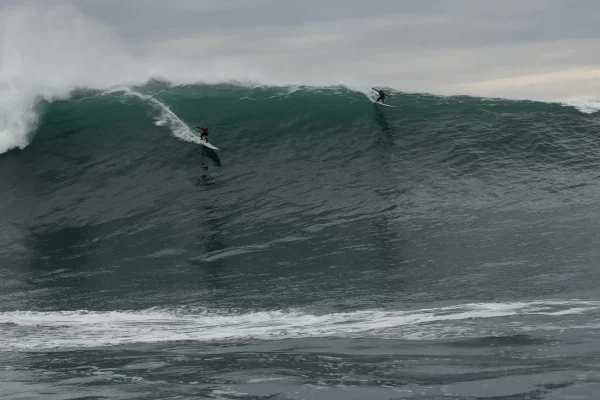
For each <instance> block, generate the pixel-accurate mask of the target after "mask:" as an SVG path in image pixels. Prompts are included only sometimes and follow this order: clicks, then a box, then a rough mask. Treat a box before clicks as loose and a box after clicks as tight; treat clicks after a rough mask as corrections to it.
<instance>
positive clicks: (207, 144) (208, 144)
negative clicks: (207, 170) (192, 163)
mask: <svg viewBox="0 0 600 400" xmlns="http://www.w3.org/2000/svg"><path fill="white" fill-rule="evenodd" d="M200 144H201V145H202V146H206V147H208V148H209V149H213V150H219V148H218V147H215V146H213V145H212V144H210V143H208V142H207V141H205V140H200Z"/></svg>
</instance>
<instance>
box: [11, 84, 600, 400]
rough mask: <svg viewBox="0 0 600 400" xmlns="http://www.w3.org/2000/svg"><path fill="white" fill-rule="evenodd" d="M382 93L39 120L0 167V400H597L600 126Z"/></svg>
mask: <svg viewBox="0 0 600 400" xmlns="http://www.w3.org/2000/svg"><path fill="white" fill-rule="evenodd" d="M149 94H154V96H153V97H150V96H149ZM390 101H393V103H394V104H395V105H396V106H397V107H396V108H394V109H388V108H385V109H384V108H380V107H378V106H376V105H373V104H371V103H370V102H369V101H368V100H367V99H366V98H365V96H363V95H362V94H358V93H353V92H350V91H346V90H343V89H322V90H316V89H312V90H308V89H302V88H300V89H290V88H257V89H249V88H239V87H231V86H189V87H171V88H169V87H164V86H161V85H160V84H152V85H149V86H146V87H143V88H137V89H135V90H130V89H128V90H124V91H113V92H111V93H94V92H80V93H76V94H75V95H74V96H73V98H72V99H70V100H68V101H60V102H55V103H52V104H45V105H43V114H42V119H41V121H40V126H39V128H38V130H37V132H36V134H35V137H34V138H33V139H32V142H31V144H30V145H29V146H28V147H26V148H25V149H24V150H13V151H10V152H8V153H5V154H2V155H0V171H2V178H1V179H0V221H1V222H0V276H1V278H0V398H1V399H3V400H4V399H8V400H15V399H172V398H173V399H174V398H190V399H195V398H207V399H211V398H212V399H343V400H349V399H568V398H573V399H594V398H598V397H597V396H598V393H600V361H599V360H600V358H599V355H600V354H599V349H600V338H599V334H600V293H599V289H598V286H599V283H600V272H599V270H598V266H599V265H598V260H599V259H600V258H599V255H600V235H599V234H598V232H599V229H598V226H599V223H600V202H599V201H598V199H599V197H598V196H599V195H600V184H599V183H598V182H599V180H598V177H599V176H600V174H599V171H600V153H599V152H598V150H599V148H598V147H599V146H598V132H599V130H598V128H599V127H600V120H599V119H598V117H597V116H596V115H595V114H584V113H581V112H579V111H577V110H576V109H575V108H572V107H565V106H562V105H559V104H545V103H534V102H515V101H505V100H481V99H475V98H468V97H456V98H441V97H434V96H425V95H406V94H400V93H397V94H395V95H394V96H393V97H392V98H391V99H390ZM197 124H202V125H207V126H209V127H210V128H211V135H210V138H211V142H212V143H214V144H215V145H216V146H217V147H219V148H220V149H221V150H219V151H217V152H214V151H212V150H208V149H205V148H204V147H201V146H198V145H197V140H198V139H197V137H196V136H194V135H193V134H192V133H191V132H190V131H189V129H188V128H187V126H192V125H197Z"/></svg>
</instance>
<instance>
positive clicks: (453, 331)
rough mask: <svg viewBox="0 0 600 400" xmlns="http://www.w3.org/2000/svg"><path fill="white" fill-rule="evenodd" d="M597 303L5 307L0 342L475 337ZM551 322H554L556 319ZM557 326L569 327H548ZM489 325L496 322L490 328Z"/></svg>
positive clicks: (56, 344)
mask: <svg viewBox="0 0 600 400" xmlns="http://www.w3.org/2000/svg"><path fill="white" fill-rule="evenodd" d="M599 309H600V301H578V300H573V301H533V302H514V303H470V304H463V305H457V306H449V307H440V308H430V309H421V310H411V311H385V310H361V311H354V312H346V313H331V314H324V315H315V314H308V313H305V312H303V311H300V310H289V311H259V312H250V313H231V312H219V311H209V310H204V309H193V308H192V309H191V308H180V309H158V308H152V309H147V310H141V311H106V312H99V311H85V310H80V311H57V312H35V311H13V312H4V313H0V333H1V334H0V347H1V348H5V349H10V350H17V351H18V350H41V349H53V348H80V347H98V346H115V345H127V344H134V343H160V342H171V341H198V342H208V341H232V340H233V341H234V340H249V339H257V340H279V339H295V338H304V337H352V338H359V337H378V338H383V339H405V340H435V339H441V338H444V339H447V338H464V337H473V336H479V335H483V334H485V332H483V331H481V330H479V331H478V330H477V328H478V327H477V325H481V327H482V329H483V328H485V327H486V326H487V325H489V322H486V321H492V322H493V321H494V320H495V319H497V318H506V317H511V316H517V317H522V316H542V317H544V318H551V319H553V320H554V319H557V318H559V319H560V318H564V317H565V316H567V315H572V316H573V315H577V314H585V313H592V312H595V311H598V310H599ZM558 322H560V321H558ZM553 323H554V324H555V325H556V321H553ZM558 325H560V323H559V324H558ZM565 328H569V326H562V327H561V326H555V329H565ZM497 329H498V326H497V325H496V326H495V327H494V332H497ZM511 329H519V326H518V323H516V322H515V323H514V324H512V328H511ZM523 329H525V330H530V329H528V328H525V327H523ZM553 329H554V328H553ZM510 333H514V332H513V331H511V332H510Z"/></svg>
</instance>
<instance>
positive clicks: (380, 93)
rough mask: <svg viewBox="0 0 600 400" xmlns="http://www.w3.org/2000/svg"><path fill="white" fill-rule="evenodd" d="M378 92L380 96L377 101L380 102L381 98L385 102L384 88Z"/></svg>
mask: <svg viewBox="0 0 600 400" xmlns="http://www.w3.org/2000/svg"><path fill="white" fill-rule="evenodd" d="M377 93H379V97H378V98H377V100H375V101H377V102H379V100H381V102H382V103H385V93H384V92H383V90H378V91H377Z"/></svg>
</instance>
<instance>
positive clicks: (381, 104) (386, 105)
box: [373, 101, 395, 108]
mask: <svg viewBox="0 0 600 400" xmlns="http://www.w3.org/2000/svg"><path fill="white" fill-rule="evenodd" d="M373 103H375V104H379V105H380V106H384V107H391V108H395V107H394V106H390V105H389V104H385V103H380V102H378V101H373Z"/></svg>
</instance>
